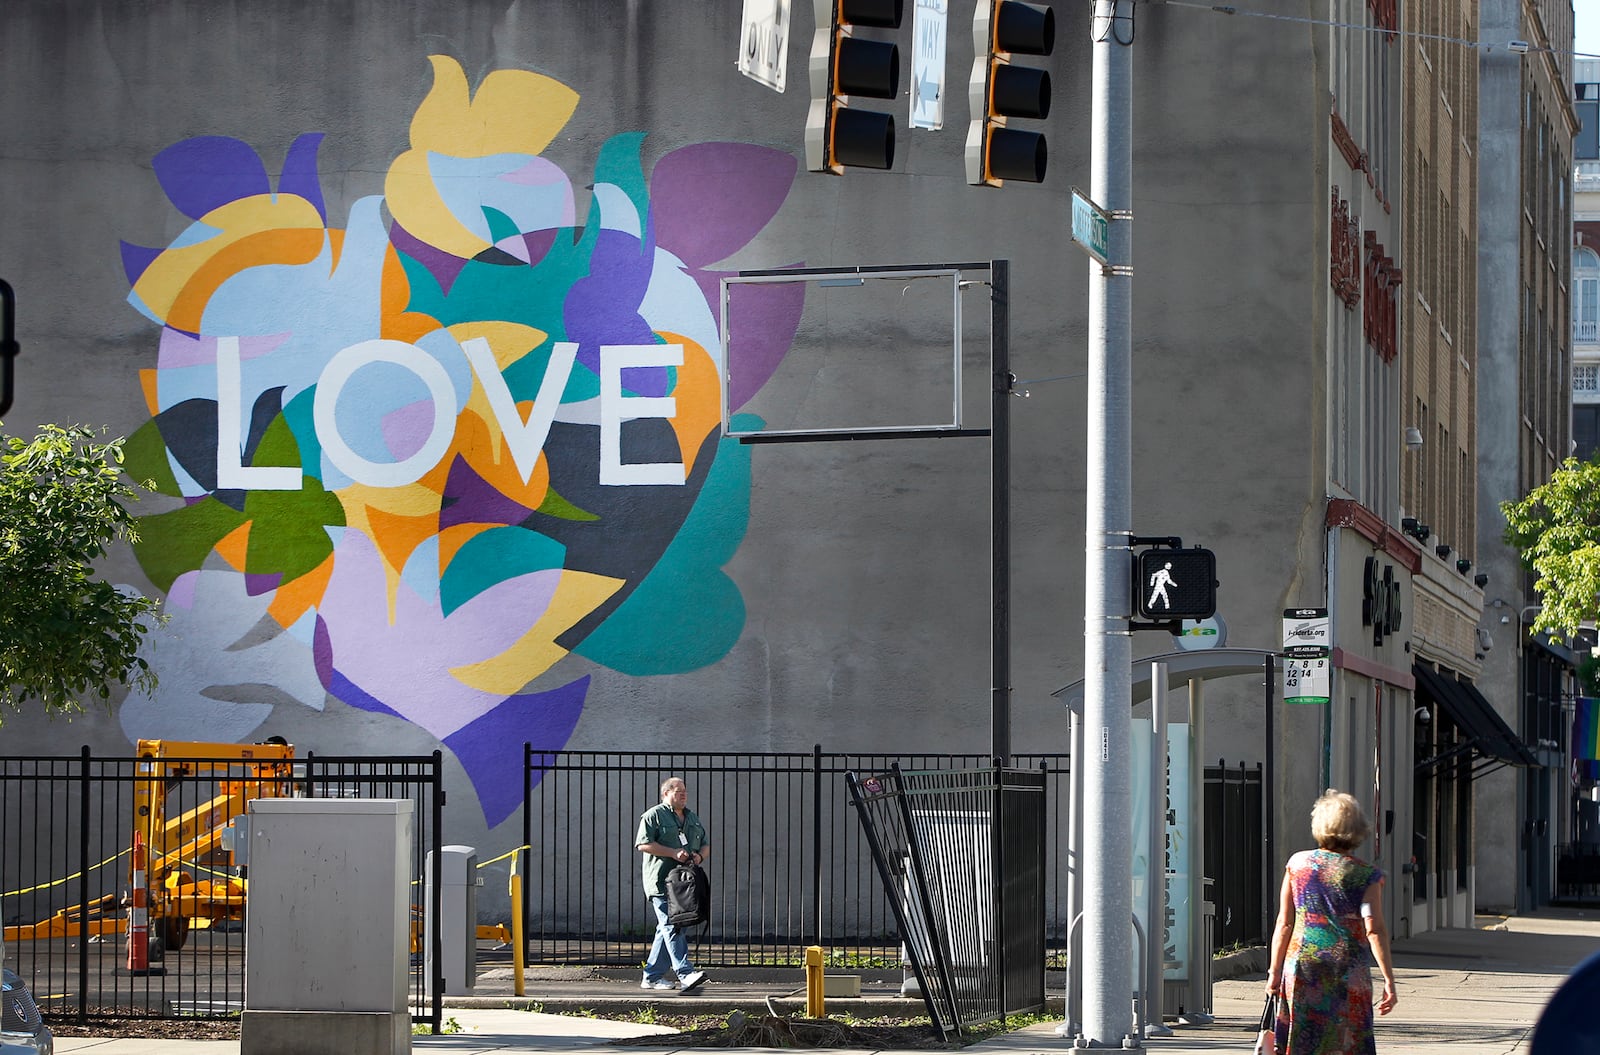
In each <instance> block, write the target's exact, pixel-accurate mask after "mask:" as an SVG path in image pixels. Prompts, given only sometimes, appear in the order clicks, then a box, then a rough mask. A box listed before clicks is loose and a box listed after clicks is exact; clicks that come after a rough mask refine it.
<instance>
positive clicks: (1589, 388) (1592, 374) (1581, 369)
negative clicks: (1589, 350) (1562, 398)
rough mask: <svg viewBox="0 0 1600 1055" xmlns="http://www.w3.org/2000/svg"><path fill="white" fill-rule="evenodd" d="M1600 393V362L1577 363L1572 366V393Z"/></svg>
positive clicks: (1585, 394)
mask: <svg viewBox="0 0 1600 1055" xmlns="http://www.w3.org/2000/svg"><path fill="white" fill-rule="evenodd" d="M1596 393H1600V363H1579V364H1578V365H1576V366H1574V367H1573V368H1572V394H1573V395H1575V396H1592V395H1595V394H1596Z"/></svg>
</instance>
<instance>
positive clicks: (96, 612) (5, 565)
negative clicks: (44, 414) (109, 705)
mask: <svg viewBox="0 0 1600 1055" xmlns="http://www.w3.org/2000/svg"><path fill="white" fill-rule="evenodd" d="M122 444H123V441H122V440H121V439H116V440H112V441H110V442H99V441H98V439H97V436H96V433H95V432H94V431H93V430H91V429H88V428H85V427H83V426H79V425H74V426H71V427H67V428H63V427H61V426H59V425H45V426H42V427H41V428H40V430H39V434H38V435H37V436H35V437H34V438H33V439H31V440H26V439H23V438H21V437H19V436H4V435H0V721H3V720H4V716H5V712H6V711H7V710H20V709H21V708H22V706H23V705H24V704H25V703H27V702H28V701H30V700H31V701H37V702H38V703H39V704H41V705H42V706H43V707H44V709H45V711H46V712H47V713H50V714H58V713H64V712H72V711H81V710H82V709H83V701H84V700H85V699H88V698H98V699H99V700H101V701H105V700H108V699H109V698H110V696H111V688H112V686H113V685H114V684H123V685H135V686H138V687H139V688H141V689H143V690H146V691H149V690H151V689H154V687H155V683H156V676H155V672H154V671H152V670H151V669H150V665H149V664H148V663H146V662H145V661H144V660H143V659H142V658H141V657H140V656H139V643H140V641H141V640H143V638H144V635H145V634H146V633H148V632H149V630H150V628H151V627H152V626H153V625H155V623H156V622H157V621H158V620H159V614H158V609H159V602H158V601H156V600H154V599H153V598H148V597H144V596H142V595H140V594H138V593H135V592H133V591H131V590H119V589H118V588H117V587H115V586H113V585H112V584H110V583H108V582H106V581H104V580H103V579H100V578H99V577H97V575H96V574H95V569H94V563H95V561H97V560H99V559H100V558H101V557H103V556H104V555H105V553H106V548H107V546H108V545H109V544H110V543H111V542H112V541H114V540H118V539H126V540H128V541H134V540H136V538H137V534H136V532H135V530H134V519H133V516H132V514H131V513H130V512H129V511H128V509H127V508H126V506H125V505H124V504H123V502H124V500H126V499H131V498H136V497H137V492H136V491H135V484H134V483H133V481H132V480H130V479H129V478H128V477H127V475H126V474H125V473H124V471H123V468H122Z"/></svg>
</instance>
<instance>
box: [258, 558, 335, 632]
mask: <svg viewBox="0 0 1600 1055" xmlns="http://www.w3.org/2000/svg"><path fill="white" fill-rule="evenodd" d="M331 578H333V554H331V553H330V554H328V556H327V559H325V560H324V561H323V562H322V563H321V564H319V565H317V566H316V567H315V568H312V569H311V570H310V571H308V572H306V573H305V574H304V575H301V576H299V577H298V578H295V579H291V580H289V581H288V582H286V583H284V584H283V585H281V586H279V587H278V588H277V590H276V591H274V592H273V595H272V603H271V604H269V605H267V614H268V615H270V616H272V618H273V619H274V620H275V621H276V622H277V624H278V625H279V626H293V625H294V623H295V622H296V621H298V620H299V618H300V617H301V616H302V615H305V614H306V612H307V611H308V610H309V609H311V608H314V607H316V605H317V603H318V602H320V601H321V600H322V595H323V594H324V593H326V592H327V589H328V580H329V579H331Z"/></svg>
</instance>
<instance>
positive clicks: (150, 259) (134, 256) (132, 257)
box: [122, 242, 162, 286]
mask: <svg viewBox="0 0 1600 1055" xmlns="http://www.w3.org/2000/svg"><path fill="white" fill-rule="evenodd" d="M161 253H162V250H160V249H150V248H148V247H146V246H142V245H134V244H133V243H132V242H123V243H122V273H123V274H125V275H127V276H128V285H130V286H133V285H137V284H138V282H139V276H141V275H143V274H144V272H145V268H147V267H149V266H150V265H151V264H153V263H155V262H156V258H157V257H159V256H160V255H161Z"/></svg>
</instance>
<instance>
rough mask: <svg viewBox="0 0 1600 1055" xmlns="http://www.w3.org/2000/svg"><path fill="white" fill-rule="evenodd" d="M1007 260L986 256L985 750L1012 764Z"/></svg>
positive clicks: (1002, 763)
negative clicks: (987, 580) (987, 642)
mask: <svg viewBox="0 0 1600 1055" xmlns="http://www.w3.org/2000/svg"><path fill="white" fill-rule="evenodd" d="M1010 275H1011V262H1010V261H1008V260H991V261H990V262H989V357H990V366H991V368H992V370H993V375H994V376H993V379H992V384H991V386H990V397H989V400H990V401H989V407H990V411H989V518H990V521H989V547H990V557H989V562H990V572H991V576H992V585H991V586H990V603H991V612H990V617H989V624H990V633H991V645H990V647H991V649H992V652H991V656H990V660H989V669H990V674H991V676H992V687H991V702H990V712H991V713H990V719H991V722H992V723H993V725H992V729H991V732H990V738H989V754H990V755H991V756H993V757H994V759H995V765H996V766H1001V767H1004V766H1009V765H1010V764H1011V340H1010V334H1011V300H1010Z"/></svg>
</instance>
